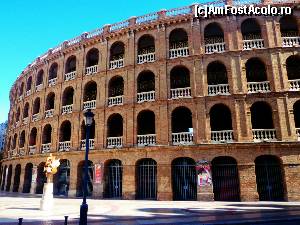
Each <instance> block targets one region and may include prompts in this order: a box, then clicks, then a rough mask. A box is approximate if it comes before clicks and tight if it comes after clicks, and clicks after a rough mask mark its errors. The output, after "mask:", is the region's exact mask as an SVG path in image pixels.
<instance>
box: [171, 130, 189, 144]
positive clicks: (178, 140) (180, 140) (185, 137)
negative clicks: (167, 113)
mask: <svg viewBox="0 0 300 225" xmlns="http://www.w3.org/2000/svg"><path fill="white" fill-rule="evenodd" d="M172 143H173V145H192V144H194V142H193V132H180V133H172Z"/></svg>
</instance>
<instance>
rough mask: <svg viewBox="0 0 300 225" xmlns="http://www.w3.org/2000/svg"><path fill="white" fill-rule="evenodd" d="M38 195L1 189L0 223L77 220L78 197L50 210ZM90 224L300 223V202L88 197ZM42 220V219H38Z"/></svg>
mask: <svg viewBox="0 0 300 225" xmlns="http://www.w3.org/2000/svg"><path fill="white" fill-rule="evenodd" d="M39 203H40V198H38V197H36V196H30V195H26V196H25V195H18V196H14V195H12V194H8V193H4V192H0V224H3V225H4V224H5V225H14V224H18V223H17V221H18V218H19V217H22V218H24V220H23V224H24V225H29V224H30V225H46V224H47V225H50V224H58V225H60V224H61V225H63V224H64V223H63V220H64V216H65V215H68V216H69V221H68V224H69V225H70V224H72V225H73V224H78V217H79V208H80V204H81V199H63V198H55V201H54V204H55V207H54V209H53V210H52V211H51V212H44V211H40V210H39ZM88 204H89V212H88V217H89V223H88V224H89V225H96V224H97V225H99V224H104V225H108V224H109V225H112V224H126V225H127V224H128V225H131V224H147V225H148V224H186V225H188V224H224V223H225V224H259V223H261V224H266V223H267V222H266V220H267V221H269V222H268V223H267V224H288V225H290V224H300V202H280V203H279V202H196V201H181V202H179V201H140V200H95V199H89V200H88ZM41 221H43V222H41Z"/></svg>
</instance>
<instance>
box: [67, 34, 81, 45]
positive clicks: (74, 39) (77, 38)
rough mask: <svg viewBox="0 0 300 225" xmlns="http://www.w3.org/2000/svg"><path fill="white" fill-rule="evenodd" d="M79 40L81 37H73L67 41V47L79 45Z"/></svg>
mask: <svg viewBox="0 0 300 225" xmlns="http://www.w3.org/2000/svg"><path fill="white" fill-rule="evenodd" d="M81 40H82V37H81V36H77V37H74V38H72V39H71V40H68V41H67V46H71V45H75V44H77V43H79V42H80V41H81Z"/></svg>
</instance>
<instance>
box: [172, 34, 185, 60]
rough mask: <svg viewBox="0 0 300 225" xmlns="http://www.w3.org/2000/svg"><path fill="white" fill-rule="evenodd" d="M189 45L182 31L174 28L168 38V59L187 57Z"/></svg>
mask: <svg viewBox="0 0 300 225" xmlns="http://www.w3.org/2000/svg"><path fill="white" fill-rule="evenodd" d="M188 55H189V44H188V35H187V33H186V31H185V30H184V29H181V28H176V29H174V30H172V31H171V33H170V36H169V57H170V59H174V58H178V57H183V56H188Z"/></svg>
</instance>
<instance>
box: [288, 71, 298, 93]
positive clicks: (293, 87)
mask: <svg viewBox="0 0 300 225" xmlns="http://www.w3.org/2000/svg"><path fill="white" fill-rule="evenodd" d="M299 73H300V71H299ZM289 84H290V91H299V90H300V79H297V80H289Z"/></svg>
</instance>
